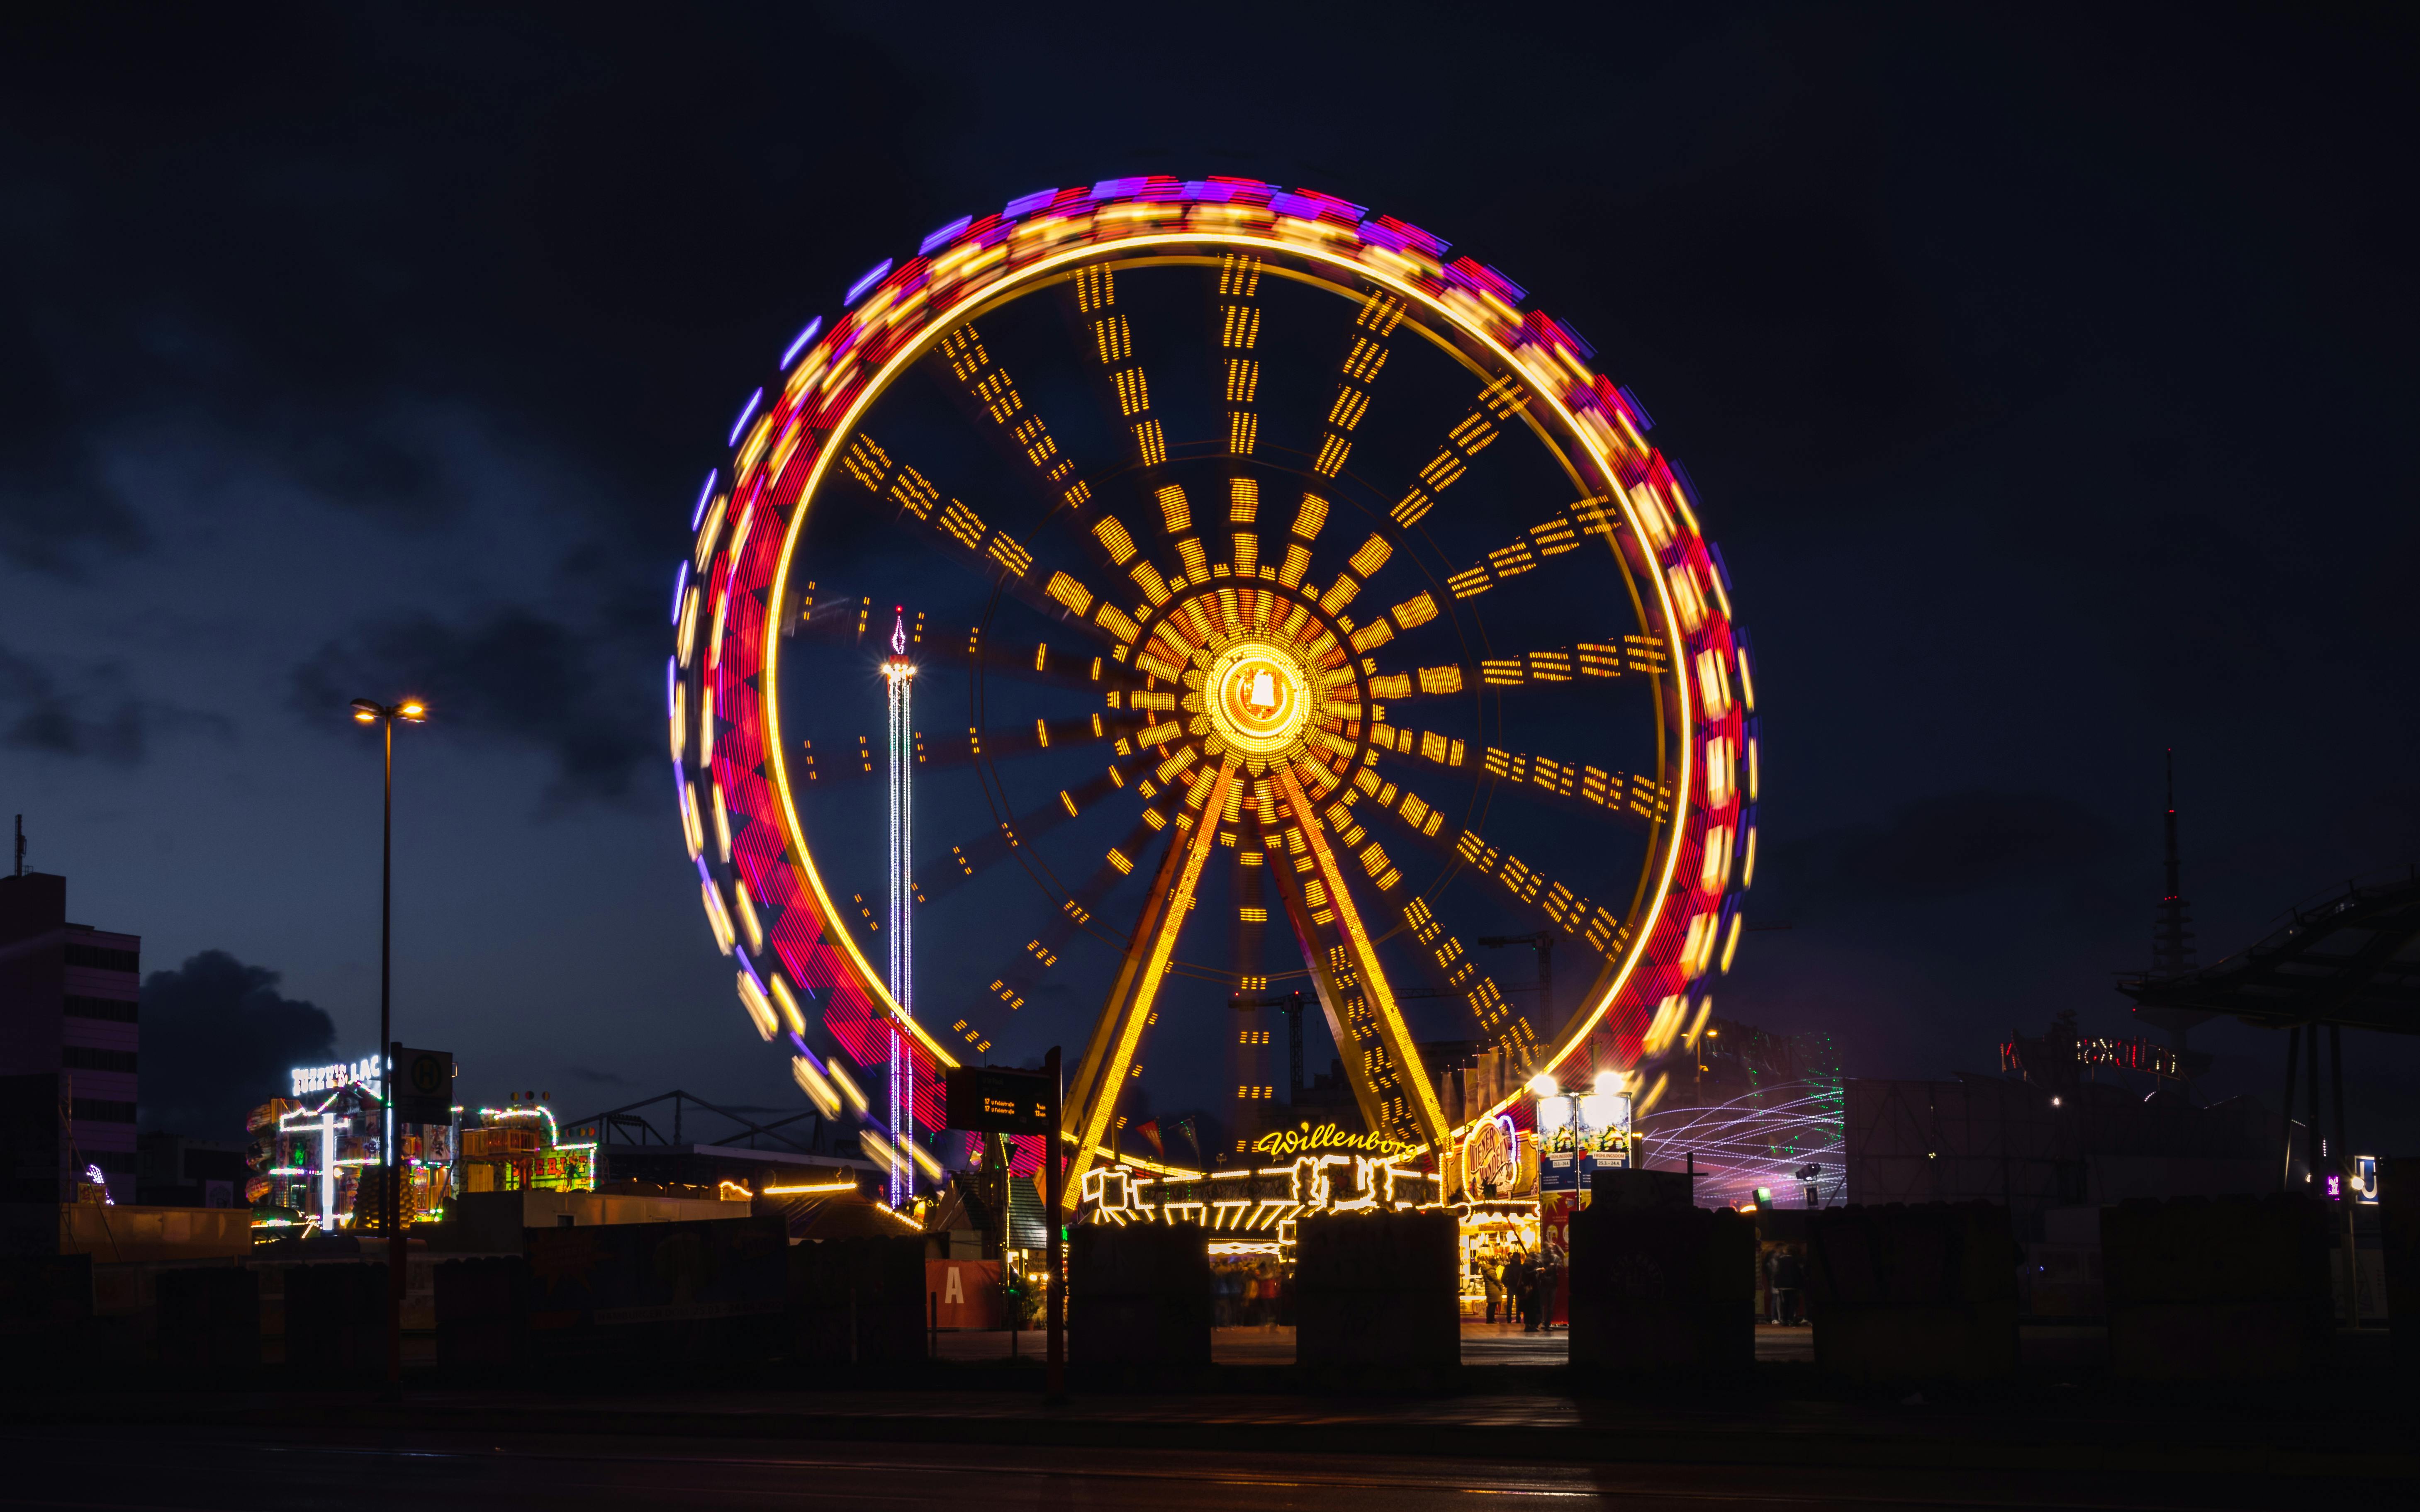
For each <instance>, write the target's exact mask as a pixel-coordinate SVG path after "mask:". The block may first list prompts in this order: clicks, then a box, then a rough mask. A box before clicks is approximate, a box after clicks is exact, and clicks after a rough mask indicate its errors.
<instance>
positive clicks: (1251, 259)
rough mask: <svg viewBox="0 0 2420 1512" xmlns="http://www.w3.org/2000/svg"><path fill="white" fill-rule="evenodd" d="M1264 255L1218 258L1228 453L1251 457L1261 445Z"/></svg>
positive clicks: (1220, 357)
mask: <svg viewBox="0 0 2420 1512" xmlns="http://www.w3.org/2000/svg"><path fill="white" fill-rule="evenodd" d="M1260 290H1261V260H1260V258H1258V257H1255V256H1252V255H1249V254H1245V253H1233V252H1231V253H1229V254H1227V255H1226V256H1224V257H1223V258H1221V259H1220V260H1219V263H1218V315H1217V323H1218V363H1219V364H1220V369H1221V370H1220V372H1219V375H1218V377H1219V383H1220V392H1221V393H1222V395H1223V397H1224V399H1225V401H1226V406H1227V453H1228V455H1231V456H1236V457H1249V456H1250V455H1252V453H1253V451H1254V450H1255V449H1256V448H1257V447H1258V446H1259V445H1260V437H1261V413H1260V409H1259V408H1258V405H1259V395H1260V389H1261V360H1260V358H1259V357H1258V356H1257V355H1255V354H1256V353H1257V351H1258V350H1259V347H1260V339H1261V300H1260Z"/></svg>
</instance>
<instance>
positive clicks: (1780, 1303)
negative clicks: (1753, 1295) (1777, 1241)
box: [1773, 1245, 1807, 1323]
mask: <svg viewBox="0 0 2420 1512" xmlns="http://www.w3.org/2000/svg"><path fill="white" fill-rule="evenodd" d="M1804 1272H1805V1268H1804V1267H1803V1266H1802V1265H1801V1263H1800V1261H1799V1258H1798V1252H1797V1251H1796V1250H1795V1249H1794V1248H1792V1246H1789V1245H1784V1246H1782V1250H1781V1253H1780V1254H1778V1255H1776V1256H1775V1257H1774V1259H1773V1297H1774V1311H1775V1313H1776V1321H1779V1322H1784V1323H1795V1322H1797V1321H1798V1320H1799V1317H1800V1309H1801V1307H1802V1306H1803V1305H1804V1300H1805V1292H1806V1286H1807V1279H1806V1275H1805V1273H1804Z"/></svg>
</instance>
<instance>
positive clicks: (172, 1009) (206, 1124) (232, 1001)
mask: <svg viewBox="0 0 2420 1512" xmlns="http://www.w3.org/2000/svg"><path fill="white" fill-rule="evenodd" d="M279 980H282V979H281V978H280V975H279V974H278V973H277V972H274V971H271V970H270V969H268V968H267V967H265V966H248V965H245V964H243V963H242V962H240V961H238V960H237V959H236V958H235V957H233V956H231V955H229V954H227V953H226V952H225V950H205V951H203V952H202V953H201V954H199V955H196V956H191V957H188V958H187V959H186V961H185V964H183V965H181V966H179V967H178V968H177V969H176V970H174V971H155V972H153V973H151V975H150V976H149V977H148V978H147V979H146V980H144V983H143V1106H142V1119H143V1127H144V1128H146V1129H165V1130H168V1131H170V1132H172V1133H175V1134H186V1135H190V1136H192V1137H194V1138H196V1139H240V1138H241V1137H243V1120H244V1115H245V1114H246V1113H248V1112H250V1111H251V1110H252V1109H253V1108H255V1107H257V1106H258V1105H259V1104H260V1103H264V1102H266V1101H267V1100H269V1099H270V1098H271V1097H274V1096H278V1095H280V1094H281V1093H282V1092H283V1090H284V1088H286V1087H287V1075H286V1073H287V1070H288V1069H290V1068H292V1067H295V1066H309V1065H316V1064H319V1063H322V1062H325V1061H328V1060H330V1059H332V1058H333V1057H334V1054H335V1051H334V1045H335V1034H336V1026H335V1025H334V1023H333V1022H332V1021H331V1020H330V1019H329V1017H328V1015H327V1013H326V1012H325V1011H322V1010H321V1009H320V1008H319V1007H318V1005H317V1004H314V1003H309V1002H304V1001H301V1000H299V999H296V998H291V997H286V996H283V995H280V994H279V993H278V991H277V984H278V982H279Z"/></svg>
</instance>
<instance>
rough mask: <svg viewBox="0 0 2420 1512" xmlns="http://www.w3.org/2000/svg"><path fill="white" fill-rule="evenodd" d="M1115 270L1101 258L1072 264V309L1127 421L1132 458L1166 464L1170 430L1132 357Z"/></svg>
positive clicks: (1150, 465) (1120, 418) (1152, 464)
mask: <svg viewBox="0 0 2420 1512" xmlns="http://www.w3.org/2000/svg"><path fill="white" fill-rule="evenodd" d="M1117 304H1118V284H1117V275H1116V274H1115V273H1114V272H1112V271H1111V270H1109V268H1108V267H1106V266H1104V265H1102V264H1098V263H1095V264H1093V265H1091V266H1089V267H1085V268H1079V269H1078V270H1076V313H1077V316H1078V318H1079V319H1080V320H1082V322H1083V325H1084V335H1085V338H1086V346H1087V347H1088V348H1089V349H1090V350H1091V352H1092V353H1093V356H1094V359H1095V360H1096V361H1097V362H1098V363H1100V368H1101V372H1102V374H1103V376H1104V377H1105V378H1107V379H1108V381H1109V395H1110V399H1111V402H1112V403H1114V404H1115V405H1116V407H1117V411H1118V421H1119V423H1120V424H1123V425H1124V426H1125V430H1126V434H1127V436H1128V437H1129V438H1130V439H1131V440H1132V443H1133V448H1134V458H1135V460H1136V461H1137V462H1139V463H1140V464H1141V465H1142V466H1143V467H1144V468H1146V469H1156V468H1161V467H1165V466H1167V465H1168V435H1167V432H1165V431H1164V430H1162V429H1161V428H1160V424H1159V417H1158V416H1157V415H1156V413H1154V412H1153V410H1152V405H1151V381H1150V379H1149V378H1146V377H1145V376H1144V374H1143V370H1142V363H1140V362H1139V361H1137V360H1136V358H1135V349H1134V327H1133V326H1132V325H1131V324H1129V323H1128V322H1127V320H1126V317H1125V314H1124V313H1123V312H1121V311H1120V310H1119V309H1118V307H1117Z"/></svg>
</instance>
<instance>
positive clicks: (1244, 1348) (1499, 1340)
mask: <svg viewBox="0 0 2420 1512" xmlns="http://www.w3.org/2000/svg"><path fill="white" fill-rule="evenodd" d="M939 1343H940V1355H941V1358H942V1359H944V1360H955V1361H960V1362H974V1361H983V1360H1005V1359H1007V1358H1008V1357H1009V1353H1010V1350H1011V1349H1012V1348H1013V1349H1014V1350H1016V1353H1017V1354H1018V1355H1019V1356H1020V1357H1022V1358H1026V1359H1034V1358H1039V1357H1040V1355H1041V1353H1042V1335H1039V1334H1032V1333H1019V1334H1017V1335H1016V1336H1015V1337H1014V1338H1013V1339H1012V1337H1011V1336H1010V1335H1008V1334H1007V1333H1005V1332H1000V1333H964V1334H957V1333H952V1334H943V1335H939ZM1570 1357H1571V1339H1570V1335H1569V1334H1567V1333H1566V1332H1565V1331H1563V1330H1561V1329H1550V1330H1547V1331H1545V1332H1544V1333H1538V1334H1527V1333H1524V1332H1522V1329H1521V1325H1519V1324H1518V1323H1465V1324H1463V1325H1462V1363H1463V1364H1465V1365H1562V1364H1564V1363H1565V1362H1566V1361H1568V1360H1569V1359H1570ZM1756 1357H1757V1358H1758V1359H1760V1360H1812V1359H1814V1358H1815V1334H1814V1331H1813V1330H1812V1329H1809V1328H1806V1327H1803V1326H1802V1327H1796V1328H1786V1327H1785V1328H1776V1327H1774V1326H1772V1325H1769V1324H1760V1325H1758V1327H1757V1331H1756ZM1210 1358H1211V1359H1212V1360H1214V1361H1216V1362H1217V1363H1218V1364H1219V1365H1292V1364H1294V1330H1293V1329H1291V1328H1276V1327H1270V1328H1221V1329H1214V1330H1212V1331H1211V1335H1210Z"/></svg>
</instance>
